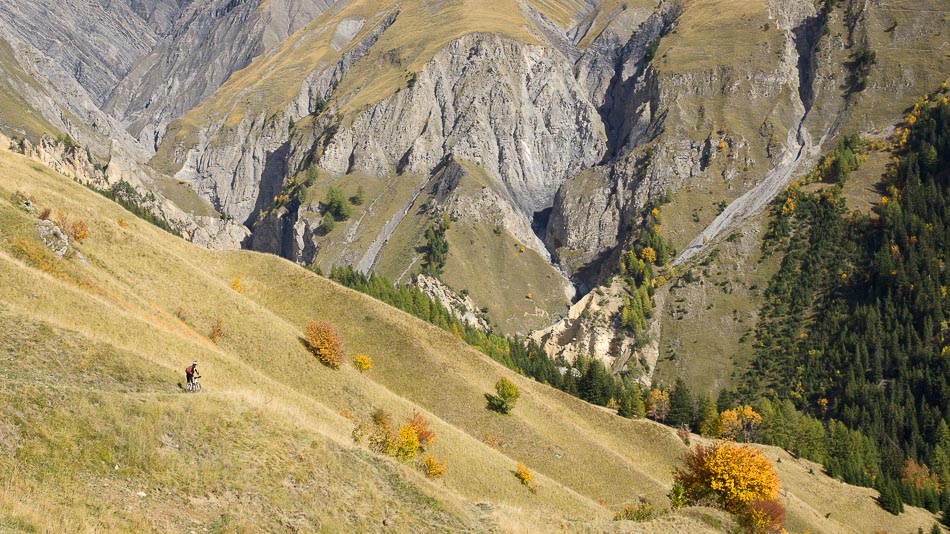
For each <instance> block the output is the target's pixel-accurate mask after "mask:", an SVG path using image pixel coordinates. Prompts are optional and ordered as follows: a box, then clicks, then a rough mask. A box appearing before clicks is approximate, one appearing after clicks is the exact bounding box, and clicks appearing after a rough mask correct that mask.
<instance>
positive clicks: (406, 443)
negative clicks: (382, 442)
mask: <svg viewBox="0 0 950 534" xmlns="http://www.w3.org/2000/svg"><path fill="white" fill-rule="evenodd" d="M417 452H419V434H417V433H416V429H415V428H413V426H412V425H410V424H409V423H404V424H403V425H402V426H400V427H399V432H398V436H397V438H396V447H395V450H394V451H393V456H395V457H396V458H398V459H400V460H403V461H408V460H412V459H413V458H415V456H416V453H417Z"/></svg>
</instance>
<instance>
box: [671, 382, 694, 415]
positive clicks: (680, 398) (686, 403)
mask: <svg viewBox="0 0 950 534" xmlns="http://www.w3.org/2000/svg"><path fill="white" fill-rule="evenodd" d="M668 421H669V425H670V426H674V427H680V426H682V425H687V426H691V425H692V424H693V397H692V395H691V394H690V391H689V386H687V385H686V381H685V380H683V378H682V377H678V378H677V379H676V382H675V383H674V384H673V390H672V391H671V392H670V415H669V417H668Z"/></svg>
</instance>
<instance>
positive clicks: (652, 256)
mask: <svg viewBox="0 0 950 534" xmlns="http://www.w3.org/2000/svg"><path fill="white" fill-rule="evenodd" d="M640 258H641V259H642V260H643V261H645V262H647V263H656V251H655V250H653V247H646V248H644V249H643V250H642V251H641V252H640Z"/></svg>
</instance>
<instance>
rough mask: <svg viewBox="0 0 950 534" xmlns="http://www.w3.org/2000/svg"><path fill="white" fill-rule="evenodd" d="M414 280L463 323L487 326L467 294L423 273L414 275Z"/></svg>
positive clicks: (482, 327) (476, 326) (475, 326)
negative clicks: (462, 293)
mask: <svg viewBox="0 0 950 534" xmlns="http://www.w3.org/2000/svg"><path fill="white" fill-rule="evenodd" d="M415 282H416V286H417V287H418V288H419V289H421V290H422V291H423V292H424V293H425V294H426V295H429V297H430V298H432V299H433V300H435V301H436V302H439V303H441V304H442V305H443V306H445V309H447V310H449V311H450V312H452V315H455V316H456V317H458V318H459V320H460V321H462V322H463V323H464V324H466V325H468V326H471V327H474V328H481V329H486V328H488V323H486V322H485V319H483V318H482V317H481V316H480V315H479V313H478V306H477V305H476V304H475V301H474V300H472V299H471V297H469V296H468V295H459V294H458V293H456V292H455V291H452V290H451V289H450V288H448V287H446V286H445V284H443V283H442V282H440V281H439V280H438V279H436V278H433V277H431V276H427V275H424V274H420V275H418V276H416V280H415Z"/></svg>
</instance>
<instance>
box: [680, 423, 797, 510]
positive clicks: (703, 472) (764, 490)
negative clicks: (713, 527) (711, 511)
mask: <svg viewBox="0 0 950 534" xmlns="http://www.w3.org/2000/svg"><path fill="white" fill-rule="evenodd" d="M683 461H684V463H685V464H686V469H685V470H680V469H677V470H676V473H675V475H674V476H673V478H674V480H676V481H677V482H680V483H682V484H683V486H684V487H685V488H686V495H687V496H688V497H689V499H690V500H691V501H693V502H696V501H700V500H704V499H712V500H713V501H714V502H716V503H717V504H718V505H719V506H721V507H722V508H723V509H725V510H726V511H729V512H732V513H741V512H743V511H744V510H745V509H746V508H747V507H748V506H749V505H750V504H752V503H754V502H756V501H763V500H764V501H769V500H772V499H775V497H776V496H777V494H778V488H779V480H778V476H776V474H775V471H774V470H773V469H772V465H771V464H770V463H769V461H768V460H767V459H766V458H765V456H764V455H763V454H762V453H761V452H760V451H758V450H757V449H753V448H752V447H750V446H748V445H737V444H735V443H733V442H732V441H729V440H723V441H719V442H716V443H714V444H711V445H696V446H695V447H694V448H692V449H690V450H689V451H687V452H686V455H685V456H684V458H683Z"/></svg>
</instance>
